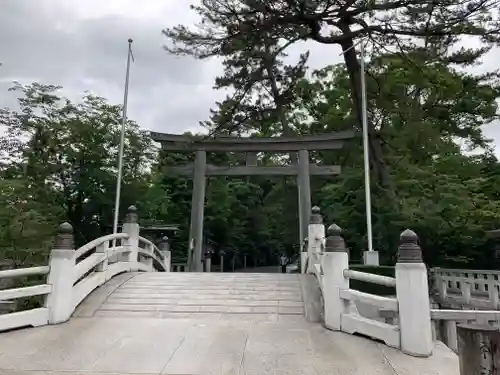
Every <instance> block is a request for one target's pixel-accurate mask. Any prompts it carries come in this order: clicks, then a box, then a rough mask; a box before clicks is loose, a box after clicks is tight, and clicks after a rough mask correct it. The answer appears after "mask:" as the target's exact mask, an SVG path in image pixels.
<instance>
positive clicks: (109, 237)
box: [75, 233, 129, 259]
mask: <svg viewBox="0 0 500 375" xmlns="http://www.w3.org/2000/svg"><path fill="white" fill-rule="evenodd" d="M127 238H129V234H128V233H112V234H107V235H105V236H102V237H99V238H96V239H95V240H92V241H90V242H88V243H86V244H85V245H83V246H82V247H80V248H79V249H77V250H75V259H76V258H80V257H81V256H82V255H84V254H86V253H88V252H89V251H90V250H92V249H94V248H96V247H97V246H99V245H101V244H102V243H104V242H106V241H112V240H120V239H127Z"/></svg>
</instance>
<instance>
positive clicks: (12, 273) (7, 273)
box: [0, 266, 50, 279]
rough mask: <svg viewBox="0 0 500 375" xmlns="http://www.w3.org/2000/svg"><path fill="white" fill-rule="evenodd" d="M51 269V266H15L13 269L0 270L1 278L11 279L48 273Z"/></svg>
mask: <svg viewBox="0 0 500 375" xmlns="http://www.w3.org/2000/svg"><path fill="white" fill-rule="evenodd" d="M49 271H50V267H49V266H39V267H28V268H15V269H12V270H3V271H0V279H10V278H15V277H23V276H32V275H47V274H48V273H49Z"/></svg>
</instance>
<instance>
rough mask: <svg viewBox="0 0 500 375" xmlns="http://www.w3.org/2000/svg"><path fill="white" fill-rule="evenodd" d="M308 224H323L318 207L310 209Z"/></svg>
mask: <svg viewBox="0 0 500 375" xmlns="http://www.w3.org/2000/svg"><path fill="white" fill-rule="evenodd" d="M309 224H323V216H321V209H320V208H319V207H318V206H314V207H313V208H312V209H311V217H310V218H309Z"/></svg>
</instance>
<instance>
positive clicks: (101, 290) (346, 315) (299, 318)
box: [0, 207, 490, 375]
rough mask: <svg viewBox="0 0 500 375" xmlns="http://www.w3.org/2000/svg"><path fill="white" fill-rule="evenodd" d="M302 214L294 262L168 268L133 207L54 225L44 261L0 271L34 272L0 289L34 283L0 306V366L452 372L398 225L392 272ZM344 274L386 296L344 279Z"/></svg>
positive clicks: (57, 374)
mask: <svg viewBox="0 0 500 375" xmlns="http://www.w3.org/2000/svg"><path fill="white" fill-rule="evenodd" d="M314 215H319V212H317V211H316V212H313V215H312V216H313V217H312V220H311V224H310V225H309V239H310V240H309V244H308V248H307V249H306V250H307V251H305V252H304V253H303V255H302V258H303V273H301V274H269V273H267V274H250V273H208V272H204V273H201V272H200V273H189V272H169V271H170V268H171V267H170V251H169V250H167V249H166V248H164V247H162V246H160V248H158V247H156V246H155V245H154V244H153V243H152V242H150V241H149V240H147V239H145V238H143V237H141V236H140V235H139V230H140V228H139V224H138V223H137V213H136V212H135V209H134V208H133V207H132V208H131V209H129V213H128V215H127V218H126V221H125V224H124V226H123V233H119V234H116V235H108V236H104V237H101V238H99V239H96V240H94V241H92V242H90V243H89V244H87V245H85V246H83V247H81V248H79V249H76V250H75V249H74V246H73V234H72V228H71V226H70V225H69V224H63V225H61V227H60V230H59V234H58V236H57V238H56V241H55V245H54V249H53V250H52V253H51V259H50V264H49V266H42V267H35V268H26V269H16V270H7V271H1V272H0V278H8V277H20V276H28V275H48V276H47V280H46V283H45V284H42V285H37V286H29V287H24V288H17V289H6V290H1V291H0V300H3V301H7V300H13V299H17V298H23V297H29V296H37V295H44V296H46V302H45V305H44V307H39V308H35V309H32V310H26V311H18V312H12V313H9V314H4V315H0V330H2V331H4V332H3V333H0V374H2V375H3V374H5V375H28V374H44V375H49V374H50V375H63V374H64V375H71V374H74V375H75V374H79V375H83V374H103V375H104V374H108V375H111V374H177V375H181V374H183V375H185V374H193V375H195V374H200V375H202V374H203V375H209V374H227V375H234V374H248V375H250V374H255V375H264V374H280V375H285V374H290V375H294V374H305V375H309V374H311V375H313V374H314V375H318V374H325V375H326V374H329V375H367V374H370V375H372V374H373V375H378V374H380V375H386V374H387V375H394V374H400V375H413V374H415V375H417V374H419V375H438V374H442V375H458V374H459V359H458V356H457V355H456V354H455V353H454V352H453V351H452V350H450V349H449V348H448V347H446V346H445V345H444V344H442V343H441V342H438V341H433V340H432V332H431V319H432V317H433V316H438V315H439V314H441V315H439V317H438V319H448V320H450V319H451V318H446V314H445V313H443V312H442V311H441V312H440V311H437V312H436V311H435V310H432V311H431V310H430V307H429V301H428V298H426V300H427V302H425V301H424V302H422V300H421V298H422V297H423V295H424V294H425V293H428V291H427V282H425V284H423V283H422V280H423V279H422V278H423V277H426V271H425V267H423V268H422V266H423V265H422V263H419V258H418V251H417V250H419V248H418V249H417V248H415V247H414V245H415V242H414V238H413V237H412V236H411V233H410V232H407V233H406V237H405V236H403V240H404V241H403V243H402V245H401V247H400V262H399V263H398V266H397V270H396V278H390V277H382V276H378V275H373V274H367V273H363V272H355V271H352V270H349V269H348V265H347V263H346V260H347V253H346V252H345V247H343V241H342V239H341V237H340V232H338V231H337V230H336V227H334V226H332V227H331V228H330V230H329V233H328V237H327V238H326V240H325V233H324V232H325V229H324V226H323V224H322V223H321V221H320V220H317V219H318V216H316V218H314ZM408 235H409V236H408ZM405 241H406V242H405ZM417 247H418V246H417ZM405 251H406V253H405ZM420 261H421V260H420ZM405 262H406V263H405ZM350 278H353V279H358V280H363V281H367V282H374V283H379V284H384V285H389V286H394V287H395V288H396V293H395V295H396V297H394V298H387V297H380V296H375V295H370V294H366V293H362V292H359V291H356V290H353V289H350V288H349V279H350ZM405 295H406V297H405ZM408 296H410V298H408ZM412 301H413V302H412ZM412 304H413V310H411V309H409V307H411V306H412ZM487 313H490V312H487ZM436 314H438V315H436ZM448 317H449V315H448ZM455 320H460V317H458V318H457V317H456V316H455ZM469 320H470V319H469ZM353 333H359V334H361V335H355V334H353ZM406 353H409V354H406ZM410 354H411V355H410Z"/></svg>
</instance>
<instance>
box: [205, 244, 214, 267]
mask: <svg viewBox="0 0 500 375" xmlns="http://www.w3.org/2000/svg"><path fill="white" fill-rule="evenodd" d="M213 254H214V251H213V250H212V249H207V250H205V254H204V255H205V272H212V255H213Z"/></svg>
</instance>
